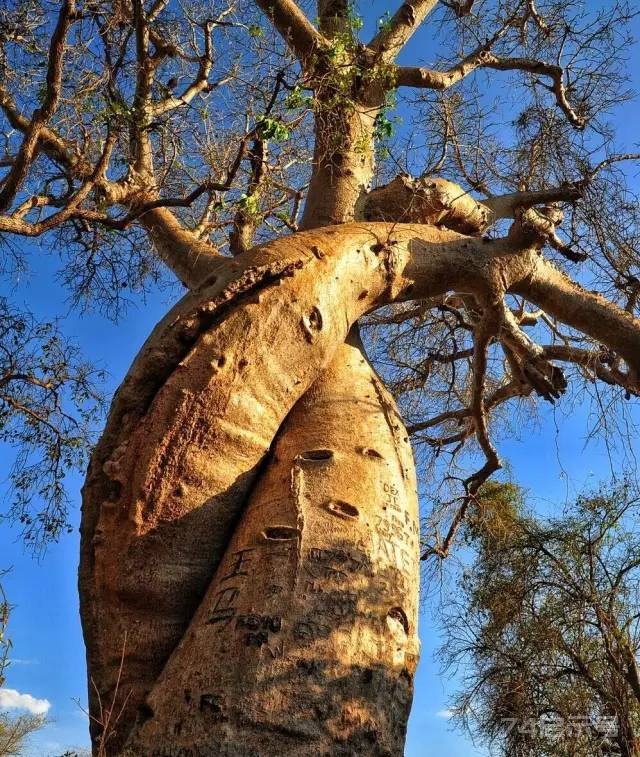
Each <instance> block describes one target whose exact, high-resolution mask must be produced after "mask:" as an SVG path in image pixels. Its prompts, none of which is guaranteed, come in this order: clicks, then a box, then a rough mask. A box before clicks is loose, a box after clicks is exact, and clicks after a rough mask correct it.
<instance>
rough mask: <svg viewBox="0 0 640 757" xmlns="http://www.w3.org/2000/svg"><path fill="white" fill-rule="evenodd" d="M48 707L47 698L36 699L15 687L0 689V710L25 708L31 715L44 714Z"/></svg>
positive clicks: (49, 703) (49, 705)
mask: <svg viewBox="0 0 640 757" xmlns="http://www.w3.org/2000/svg"><path fill="white" fill-rule="evenodd" d="M50 707H51V702H50V701H49V700H48V699H36V698H35V697H32V696H31V694H21V693H20V692H19V691H16V690H15V689H0V709H1V710H27V711H28V712H30V713H31V714H32V715H46V714H47V712H49V708H50Z"/></svg>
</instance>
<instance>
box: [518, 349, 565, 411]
mask: <svg viewBox="0 0 640 757" xmlns="http://www.w3.org/2000/svg"><path fill="white" fill-rule="evenodd" d="M522 376H523V378H524V379H525V381H526V382H527V383H528V384H529V385H530V386H532V387H533V389H534V391H535V392H536V394H538V395H539V396H540V397H542V398H543V399H545V400H547V402H551V403H553V402H555V401H556V400H558V399H560V397H561V396H562V395H563V394H564V392H565V391H566V388H567V379H566V378H565V375H564V372H563V371H562V369H561V368H559V367H558V366H557V365H554V364H553V363H550V362H549V361H548V360H542V359H540V358H537V359H529V360H526V361H524V362H523V364H522Z"/></svg>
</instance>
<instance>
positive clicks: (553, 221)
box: [509, 203, 587, 263]
mask: <svg viewBox="0 0 640 757" xmlns="http://www.w3.org/2000/svg"><path fill="white" fill-rule="evenodd" d="M514 216H515V219H516V220H515V223H514V224H513V226H512V227H511V229H510V230H509V237H510V238H512V239H514V240H518V241H524V242H526V243H529V244H532V245H535V246H536V247H538V248H541V247H542V246H543V245H545V244H548V245H550V246H551V247H553V248H554V249H555V250H557V251H558V252H559V253H561V254H562V255H563V256H564V257H565V258H567V259H568V260H572V261H573V262H574V263H579V262H582V261H584V260H586V258H587V256H586V255H585V254H584V253H582V252H577V251H576V250H574V249H572V248H571V247H570V246H569V245H568V244H565V243H564V242H563V241H562V239H560V237H559V236H558V234H557V232H556V229H557V228H558V226H560V224H561V223H562V221H563V219H564V213H563V212H562V210H561V208H560V207H559V206H558V205H557V204H555V203H550V204H548V205H544V206H543V207H541V208H535V207H528V208H518V209H517V210H516V211H515V213H514Z"/></svg>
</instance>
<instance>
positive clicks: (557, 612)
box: [440, 484, 640, 757]
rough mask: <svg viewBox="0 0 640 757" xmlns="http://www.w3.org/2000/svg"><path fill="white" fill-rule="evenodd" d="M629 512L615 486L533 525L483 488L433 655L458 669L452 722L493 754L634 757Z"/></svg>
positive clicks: (512, 497) (632, 519)
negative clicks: (467, 553) (468, 554)
mask: <svg viewBox="0 0 640 757" xmlns="http://www.w3.org/2000/svg"><path fill="white" fill-rule="evenodd" d="M638 506H639V500H638V498H637V495H635V494H634V493H633V491H632V490H631V489H630V488H629V487H628V486H619V487H617V488H610V489H603V490H602V491H601V492H600V493H598V494H593V495H589V496H581V497H579V498H578V501H577V502H576V503H575V506H574V507H572V508H571V509H570V510H569V511H568V512H566V513H565V517H563V518H553V519H542V518H535V517H534V516H531V515H529V514H527V513H526V512H525V511H524V509H523V505H522V496H521V494H520V492H519V491H518V490H517V488H515V487H513V486H512V485H508V484H507V485H499V484H487V485H485V487H483V489H482V492H481V496H480V497H479V498H478V500H477V501H476V503H475V504H474V508H473V512H472V514H471V516H470V518H469V519H468V521H467V525H466V528H465V533H466V536H467V538H468V543H469V545H470V546H471V547H472V548H473V549H474V550H475V552H476V558H475V560H474V562H473V563H472V564H471V565H469V566H468V567H467V568H466V569H465V570H464V574H463V576H462V578H461V581H460V592H459V594H456V595H455V596H456V599H455V601H454V602H452V603H451V604H449V605H448V606H447V607H446V608H445V614H444V627H445V631H446V633H445V643H444V644H443V646H442V648H441V652H440V654H441V657H442V659H443V661H444V662H445V664H446V665H447V666H448V667H450V668H451V667H455V668H456V669H459V670H460V671H461V673H462V685H461V688H460V691H459V692H458V693H457V695H456V697H455V701H454V708H455V709H454V711H455V712H456V718H457V720H458V722H459V723H461V724H462V725H464V726H465V727H466V728H467V729H469V730H470V731H471V732H472V733H473V734H474V735H476V736H477V737H478V738H479V739H480V740H481V741H484V742H486V743H489V744H491V745H493V746H494V747H497V749H498V751H499V753H500V754H505V755H507V754H508V755H547V754H548V755H565V754H566V755H585V757H586V755H594V754H622V755H637V754H638V753H639V750H640V742H639V741H638V727H639V725H640V687H639V686H638V682H639V680H640V679H639V678H638V662H637V658H638V650H639V648H640V636H639V628H638V620H639V617H640V616H639V615H638V595H639V593H640V539H639V537H638V532H637V516H638Z"/></svg>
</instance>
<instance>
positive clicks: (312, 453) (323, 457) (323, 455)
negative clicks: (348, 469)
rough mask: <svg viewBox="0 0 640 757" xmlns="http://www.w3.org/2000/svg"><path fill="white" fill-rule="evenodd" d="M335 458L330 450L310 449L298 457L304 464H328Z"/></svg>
mask: <svg viewBox="0 0 640 757" xmlns="http://www.w3.org/2000/svg"><path fill="white" fill-rule="evenodd" d="M332 458H333V452H332V451H331V450H330V449H308V450H307V451H306V452H301V453H300V454H299V455H298V459H299V460H304V462H317V463H321V462H326V461H327V460H331V459H332Z"/></svg>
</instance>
